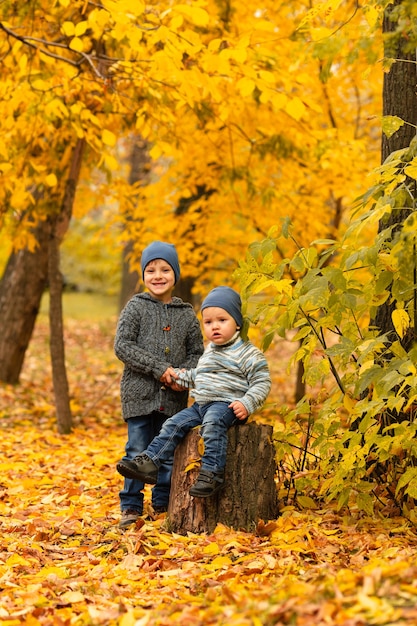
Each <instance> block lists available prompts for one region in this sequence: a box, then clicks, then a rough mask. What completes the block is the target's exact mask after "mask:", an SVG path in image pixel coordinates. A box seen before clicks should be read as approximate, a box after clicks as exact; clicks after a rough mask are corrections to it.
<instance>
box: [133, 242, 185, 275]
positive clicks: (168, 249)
mask: <svg viewBox="0 0 417 626" xmlns="http://www.w3.org/2000/svg"><path fill="white" fill-rule="evenodd" d="M156 259H163V260H164V261H166V262H167V263H168V264H169V265H170V266H171V267H172V269H173V270H174V275H175V282H176V283H177V282H178V281H179V278H180V263H179V261H178V254H177V251H176V249H175V246H174V245H173V244H172V243H165V242H164V241H153V242H152V243H151V244H149V246H148V247H147V248H145V249H144V251H143V252H142V259H141V266H142V278H143V275H144V272H145V267H146V266H147V265H148V263H150V262H151V261H155V260H156Z"/></svg>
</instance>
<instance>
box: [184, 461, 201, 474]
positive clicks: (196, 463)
mask: <svg viewBox="0 0 417 626" xmlns="http://www.w3.org/2000/svg"><path fill="white" fill-rule="evenodd" d="M199 466H200V459H195V460H194V461H191V462H190V463H188V465H187V467H186V468H185V469H184V472H190V471H191V470H192V469H195V468H196V467H199Z"/></svg>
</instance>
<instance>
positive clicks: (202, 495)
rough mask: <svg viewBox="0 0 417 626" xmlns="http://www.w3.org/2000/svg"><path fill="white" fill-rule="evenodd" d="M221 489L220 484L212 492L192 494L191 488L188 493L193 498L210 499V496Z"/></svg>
mask: <svg viewBox="0 0 417 626" xmlns="http://www.w3.org/2000/svg"><path fill="white" fill-rule="evenodd" d="M223 488H224V485H223V484H222V485H219V486H218V487H216V488H215V489H213V491H211V492H210V493H193V488H192V487H191V489H190V490H189V492H188V493H189V494H190V496H193V498H210V496H214V495H215V494H216V493H219V491H221V490H222V489H223Z"/></svg>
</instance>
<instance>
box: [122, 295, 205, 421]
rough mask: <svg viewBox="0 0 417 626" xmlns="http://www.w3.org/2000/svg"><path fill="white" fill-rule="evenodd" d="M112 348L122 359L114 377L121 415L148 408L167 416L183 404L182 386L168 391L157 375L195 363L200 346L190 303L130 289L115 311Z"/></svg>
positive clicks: (185, 394) (125, 416)
mask: <svg viewBox="0 0 417 626" xmlns="http://www.w3.org/2000/svg"><path fill="white" fill-rule="evenodd" d="M114 351H115V354H116V356H117V358H118V359H120V361H122V362H123V363H124V370H123V375H122V380H121V383H120V397H121V403H122V414H123V419H124V420H127V419H129V417H135V416H138V415H149V414H150V413H152V412H153V411H160V412H161V413H163V414H165V415H166V416H167V417H168V416H171V415H174V413H178V411H181V410H182V409H184V408H185V407H186V406H187V401H188V392H187V391H173V390H172V389H170V388H169V387H165V386H164V385H162V383H161V382H160V380H159V379H160V377H161V376H162V374H163V373H164V372H165V370H166V369H167V368H168V367H170V366H172V367H179V368H186V369H190V368H192V367H195V366H196V365H197V362H198V359H199V357H200V356H201V354H202V353H203V351H204V346H203V337H202V334H201V329H200V324H199V322H198V319H197V316H196V314H195V312H194V309H193V307H192V306H191V304H188V303H186V302H183V301H182V300H181V298H177V297H175V296H174V297H173V298H172V302H170V303H169V304H163V303H162V302H160V301H159V300H155V299H154V298H152V296H151V295H150V294H149V293H139V294H136V295H134V296H133V297H132V298H131V299H130V300H129V302H128V303H127V304H126V306H125V308H124V309H123V311H122V312H121V314H120V318H119V321H118V324H117V330H116V338H115V342H114Z"/></svg>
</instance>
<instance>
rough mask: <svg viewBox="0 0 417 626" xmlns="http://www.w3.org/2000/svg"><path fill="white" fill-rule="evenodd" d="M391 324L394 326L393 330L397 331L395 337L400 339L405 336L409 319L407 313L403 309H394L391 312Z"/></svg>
mask: <svg viewBox="0 0 417 626" xmlns="http://www.w3.org/2000/svg"><path fill="white" fill-rule="evenodd" d="M391 317H392V323H393V324H394V328H395V330H396V331H397V335H398V336H399V337H400V339H402V338H403V337H404V335H405V332H406V330H407V329H408V328H409V326H410V317H409V315H408V313H407V311H404V309H395V311H393V312H392V316H391Z"/></svg>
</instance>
